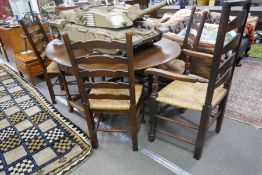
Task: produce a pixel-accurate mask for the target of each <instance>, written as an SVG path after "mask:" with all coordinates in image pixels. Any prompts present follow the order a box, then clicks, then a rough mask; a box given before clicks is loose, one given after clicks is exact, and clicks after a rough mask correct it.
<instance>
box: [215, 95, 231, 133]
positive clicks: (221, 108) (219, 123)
mask: <svg viewBox="0 0 262 175" xmlns="http://www.w3.org/2000/svg"><path fill="white" fill-rule="evenodd" d="M227 100H228V94H227V95H226V96H225V97H224V99H223V100H222V101H221V103H220V104H219V107H218V111H221V114H220V115H219V116H218V118H217V124H216V133H219V132H220V131H221V127H222V123H223V119H224V115H225V110H226V104H227Z"/></svg>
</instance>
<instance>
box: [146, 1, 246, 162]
mask: <svg viewBox="0 0 262 175" xmlns="http://www.w3.org/2000/svg"><path fill="white" fill-rule="evenodd" d="M239 3H241V6H242V11H241V12H239V14H238V15H237V16H236V18H234V19H233V20H232V21H230V22H229V16H230V12H231V8H232V7H234V6H236V5H237V4H238V5H239ZM250 4H251V1H250V0H243V1H226V2H224V5H223V8H222V15H221V19H220V23H219V28H218V36H217V39H216V44H215V50H214V54H213V55H211V54H206V53H202V52H198V51H191V50H188V49H183V52H184V53H185V54H187V55H189V56H190V57H192V58H200V59H208V60H211V61H212V67H211V71H210V79H209V80H208V82H206V81H207V80H205V79H204V80H203V79H201V78H198V77H190V76H186V75H178V74H174V73H170V72H167V71H166V72H165V71H159V70H158V69H155V68H150V69H147V70H146V73H147V74H150V75H153V77H154V80H153V92H152V94H151V99H152V103H151V105H152V106H151V109H152V110H151V114H150V115H151V129H150V133H149V141H154V139H155V133H156V131H159V132H161V133H163V134H167V135H169V136H173V137H175V138H176V139H179V140H182V141H185V142H188V143H191V144H194V145H195V151H194V158H195V159H197V160H199V159H200V158H201V155H202V151H203V147H204V143H205V138H206V133H207V131H208V128H209V127H210V126H211V125H212V124H213V123H214V122H215V121H216V129H215V130H216V132H217V133H219V132H220V130H221V126H222V122H223V118H224V114H225V108H226V104H227V99H228V94H229V91H230V87H231V80H232V76H233V72H234V68H235V65H236V58H237V55H238V52H239V46H240V43H241V39H242V35H243V31H244V28H245V24H246V20H247V16H248V13H249V9H250ZM232 30H236V35H235V36H234V37H233V38H232V39H231V40H230V41H229V42H228V43H224V41H225V35H226V33H227V32H229V31H232ZM225 53H227V55H228V56H227V59H226V61H223V62H222V60H221V59H222V57H223V55H224V54H225ZM157 77H165V78H169V79H170V80H175V81H173V82H172V83H170V84H169V85H167V86H166V87H165V88H163V89H162V90H160V91H159V92H157V91H158V82H157ZM158 103H164V104H169V105H172V106H175V107H179V108H186V109H191V110H195V111H200V112H201V117H200V122H199V125H197V124H192V123H191V122H188V121H181V120H178V119H170V118H168V117H165V116H163V115H157V112H158V111H157V109H158ZM158 119H162V120H165V121H168V122H171V123H173V124H177V125H181V126H184V127H186V128H190V129H196V130H198V132H197V138H196V140H195V141H194V140H192V139H189V138H185V137H182V136H181V135H178V134H176V133H170V132H167V131H165V130H160V129H157V120H158Z"/></svg>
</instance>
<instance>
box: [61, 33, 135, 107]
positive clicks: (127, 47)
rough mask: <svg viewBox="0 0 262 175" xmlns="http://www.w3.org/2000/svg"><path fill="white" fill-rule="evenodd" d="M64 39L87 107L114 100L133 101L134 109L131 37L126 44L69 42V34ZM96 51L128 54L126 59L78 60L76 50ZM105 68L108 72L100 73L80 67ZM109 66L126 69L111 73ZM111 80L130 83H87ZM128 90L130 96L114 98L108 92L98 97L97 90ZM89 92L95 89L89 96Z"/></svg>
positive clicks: (86, 57) (97, 57)
mask: <svg viewBox="0 0 262 175" xmlns="http://www.w3.org/2000/svg"><path fill="white" fill-rule="evenodd" d="M63 39H64V42H65V45H66V48H67V51H68V54H69V58H70V61H71V64H72V67H73V70H74V73H75V76H76V79H77V81H78V86H79V90H80V93H81V94H82V97H83V101H84V103H85V104H89V100H90V99H114V100H130V105H133V106H134V105H135V103H136V102H135V79H134V64H133V46H132V34H131V33H127V34H126V42H119V41H112V42H108V41H102V40H93V41H86V42H82V41H79V42H70V40H69V37H68V35H67V34H64V35H63ZM78 49H82V50H91V51H92V50H96V49H109V50H115V49H120V50H122V51H126V53H127V56H126V57H124V56H110V55H104V54H97V53H96V55H93V54H92V55H83V56H80V57H76V56H75V55H74V50H78ZM92 64H103V65H105V68H100V69H95V68H93V69H84V68H82V67H81V65H92ZM107 64H121V65H125V66H123V67H126V69H117V70H116V69H111V68H110V67H106V65H107ZM97 77H108V78H120V77H121V78H127V79H128V82H110V81H106V79H102V80H100V81H94V82H87V81H84V80H87V79H88V78H97ZM101 88H104V89H127V90H128V91H129V94H114V93H110V92H107V91H106V92H105V93H103V94H101V93H97V91H96V89H101ZM87 89H93V90H94V91H90V92H89V93H86V92H87V91H86V90H87Z"/></svg>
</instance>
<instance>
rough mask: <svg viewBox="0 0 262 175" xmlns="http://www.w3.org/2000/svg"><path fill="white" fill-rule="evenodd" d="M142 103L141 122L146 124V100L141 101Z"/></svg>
mask: <svg viewBox="0 0 262 175" xmlns="http://www.w3.org/2000/svg"><path fill="white" fill-rule="evenodd" d="M141 103H142V104H141V115H142V116H141V123H142V124H145V123H146V120H145V104H144V102H143V101H142V102H141Z"/></svg>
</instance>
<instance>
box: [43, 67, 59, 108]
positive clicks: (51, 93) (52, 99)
mask: <svg viewBox="0 0 262 175" xmlns="http://www.w3.org/2000/svg"><path fill="white" fill-rule="evenodd" d="M43 72H44V78H45V82H46V85H47V88H48V91H49V94H50V97H51V101H52V103H53V104H56V100H55V93H54V89H53V86H52V83H51V80H50V78H49V76H48V74H47V72H46V69H44V70H43Z"/></svg>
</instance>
